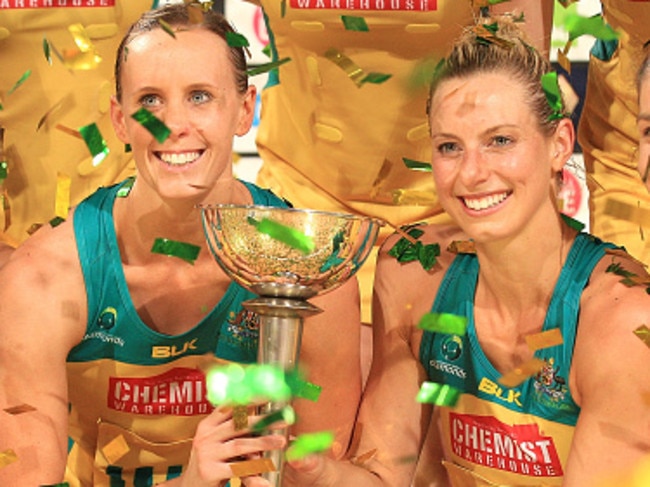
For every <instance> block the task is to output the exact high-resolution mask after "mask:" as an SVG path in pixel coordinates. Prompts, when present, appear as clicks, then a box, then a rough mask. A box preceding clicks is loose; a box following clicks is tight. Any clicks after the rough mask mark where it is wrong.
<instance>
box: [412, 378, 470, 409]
mask: <svg viewBox="0 0 650 487" xmlns="http://www.w3.org/2000/svg"><path fill="white" fill-rule="evenodd" d="M461 394H462V391H460V390H459V389H456V388H455V387H452V386H450V385H447V384H438V383H436V382H423V383H422V386H421V387H420V390H419V391H418V395H417V396H416V398H415V400H416V401H417V402H420V403H426V404H435V405H436V406H447V407H450V408H453V407H454V406H455V405H456V403H457V402H458V399H460V396H461Z"/></svg>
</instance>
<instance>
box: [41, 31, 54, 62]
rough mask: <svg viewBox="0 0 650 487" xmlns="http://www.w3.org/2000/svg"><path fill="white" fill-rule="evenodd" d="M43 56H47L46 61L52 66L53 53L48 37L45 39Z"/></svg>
mask: <svg viewBox="0 0 650 487" xmlns="http://www.w3.org/2000/svg"><path fill="white" fill-rule="evenodd" d="M43 54H45V60H46V61H47V64H49V65H52V53H51V52H50V41H48V40H47V38H46V37H43Z"/></svg>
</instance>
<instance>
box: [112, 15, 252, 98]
mask: <svg viewBox="0 0 650 487" xmlns="http://www.w3.org/2000/svg"><path fill="white" fill-rule="evenodd" d="M190 9H194V11H192V10H190ZM197 18H198V19H199V20H198V21H197V20H196V19H197ZM165 24H166V25H168V26H170V27H171V28H172V29H174V30H183V29H184V30H189V29H205V30H207V31H210V32H212V33H214V34H215V35H217V36H219V37H221V38H222V39H223V40H224V41H226V43H227V44H228V39H227V36H228V33H233V34H234V33H235V30H234V29H233V27H232V25H230V23H229V22H228V21H227V20H226V19H225V17H224V16H223V15H221V14H220V13H218V12H215V11H213V10H207V11H203V10H202V8H201V7H200V6H197V5H195V4H189V5H185V4H172V5H165V6H163V7H160V8H157V9H153V10H150V11H148V12H145V13H144V14H142V16H141V17H140V19H139V20H138V21H136V22H135V23H134V24H133V25H132V26H131V27H130V28H129V30H128V31H127V33H126V34H125V36H124V38H123V39H122V42H120V45H119V46H118V48H117V58H116V60H115V94H116V96H117V99H118V101H121V98H122V84H121V74H122V65H123V64H124V62H125V61H126V60H127V58H128V44H129V42H131V41H132V40H133V39H134V38H135V37H137V36H138V35H140V34H142V33H145V32H150V31H152V30H154V29H162V28H163V25H165ZM228 51H229V56H230V61H231V62H232V66H233V68H234V75H235V83H236V86H237V90H238V91H239V93H244V92H245V91H246V90H247V89H248V74H247V71H246V55H245V53H244V49H243V48H241V47H236V46H232V45H230V44H228Z"/></svg>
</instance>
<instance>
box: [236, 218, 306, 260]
mask: <svg viewBox="0 0 650 487" xmlns="http://www.w3.org/2000/svg"><path fill="white" fill-rule="evenodd" d="M248 223H250V224H251V225H254V226H255V227H256V228H257V231H258V232H260V233H263V234H265V235H268V236H269V237H271V238H273V239H275V240H278V241H279V242H283V243H285V244H287V245H288V246H289V247H292V248H294V249H296V250H299V251H301V252H302V253H303V254H309V253H310V252H312V251H313V250H314V248H315V246H316V245H315V244H314V239H313V238H311V237H310V236H308V235H305V234H304V233H302V232H301V231H300V230H296V229H295V228H291V227H288V226H286V225H283V224H282V223H279V222H276V221H274V220H271V219H269V218H262V220H261V221H257V220H255V219H254V218H249V219H248Z"/></svg>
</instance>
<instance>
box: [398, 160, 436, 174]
mask: <svg viewBox="0 0 650 487" xmlns="http://www.w3.org/2000/svg"><path fill="white" fill-rule="evenodd" d="M402 161H404V164H405V165H406V167H407V168H409V169H410V170H411V171H422V172H431V164H430V163H428V162H420V161H414V160H413V159H407V158H406V157H402Z"/></svg>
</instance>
